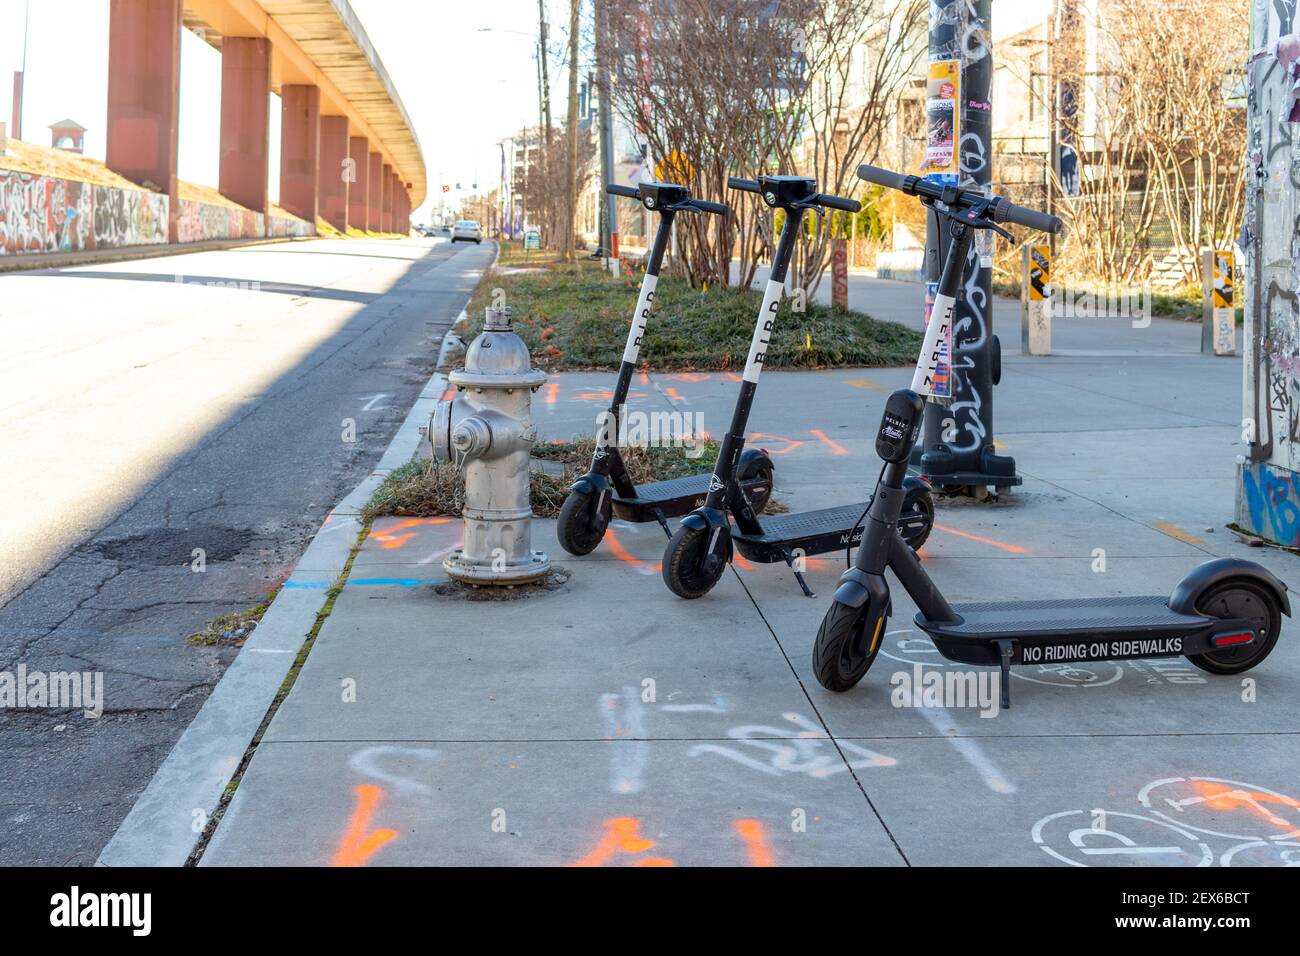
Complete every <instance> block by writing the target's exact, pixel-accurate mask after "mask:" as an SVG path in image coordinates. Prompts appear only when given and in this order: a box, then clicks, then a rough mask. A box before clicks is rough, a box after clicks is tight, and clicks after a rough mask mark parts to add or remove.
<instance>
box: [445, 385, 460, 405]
mask: <svg viewBox="0 0 1300 956" xmlns="http://www.w3.org/2000/svg"><path fill="white" fill-rule="evenodd" d="M458 391H460V389H458V388H457V387H456V386H455V385H448V386H447V390H446V391H445V392H443V393H442V400H443V401H444V402H449V401H451V400H452V399H453V398H455V397H456V393H457V392H458Z"/></svg>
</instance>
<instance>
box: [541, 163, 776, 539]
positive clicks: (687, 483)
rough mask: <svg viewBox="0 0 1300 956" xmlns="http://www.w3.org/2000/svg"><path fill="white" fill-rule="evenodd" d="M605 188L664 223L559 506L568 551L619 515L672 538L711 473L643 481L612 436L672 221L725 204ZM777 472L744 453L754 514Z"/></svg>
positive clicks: (650, 186)
mask: <svg viewBox="0 0 1300 956" xmlns="http://www.w3.org/2000/svg"><path fill="white" fill-rule="evenodd" d="M606 189H607V191H608V192H609V193H610V194H611V195H614V196H625V197H627V198H628V199H638V200H640V201H641V203H642V205H644V206H645V207H646V208H647V209H649V210H651V211H654V212H657V213H659V229H658V231H657V232H656V233H655V241H654V245H653V246H652V247H651V250H650V259H649V261H648V262H646V269H645V276H644V278H642V280H641V294H640V296H639V298H638V299H637V303H636V311H635V312H634V313H633V314H632V325H631V328H629V329H628V332H627V344H626V345H625V346H624V347H623V361H622V362H621V363H620V365H619V368H618V382H617V383H616V384H615V386H614V398H613V401H612V402H611V404H610V407H609V412H608V413H607V414H606V416H605V421H604V424H603V427H602V428H600V429H599V431H598V433H597V435H596V450H595V452H594V453H593V455H592V459H591V470H590V471H588V472H587V474H585V475H583V476H582V477H581V478H579V479H578V480H577V481H575V482H574V483H573V486H572V488H571V489H570V490H569V495H568V497H567V498H565V499H564V505H563V507H561V508H560V517H559V521H558V522H557V525H556V535H557V536H558V537H559V539H560V546H561V547H563V548H564V550H565V551H568V552H569V553H570V554H579V555H581V554H590V553H591V552H592V551H594V550H595V549H596V546H597V545H599V544H600V542H601V540H602V539H603V538H604V537H605V530H606V528H608V527H609V522H610V520H611V518H612V517H614V516H617V517H619V518H622V519H623V520H624V521H634V522H637V523H645V522H650V521H658V522H659V525H660V527H662V528H663V529H664V533H665V534H667V535H668V536H669V537H671V536H672V531H671V530H670V529H669V527H668V519H669V518H678V517H681V516H682V515H684V514H686V513H687V512H688V511H690V510H691V509H692V508H696V507H698V506H699V505H701V504H703V503H704V499H705V496H706V494H707V493H708V490H709V478H710V475H709V473H708V472H703V473H701V474H698V475H687V476H686V477H684V478H671V479H669V480H667V481H655V482H651V483H649V484H644V485H640V486H638V485H636V484H635V483H633V481H632V479H631V477H630V476H629V475H628V473H627V466H626V465H625V464H624V463H623V457H622V455H621V454H620V453H619V450H618V445H617V443H616V442H611V441H610V439H611V438H612V437H613V438H616V437H617V436H618V435H619V434H621V432H620V419H621V416H622V413H623V407H624V405H625V404H626V402H627V393H628V389H629V388H630V386H631V384H632V373H633V372H635V371H636V360H637V355H638V354H639V352H640V350H641V340H642V337H643V336H644V335H645V330H646V322H647V320H648V319H649V318H650V312H651V310H652V309H653V308H654V298H655V286H656V285H657V284H658V282H659V268H660V266H661V265H662V264H663V259H664V252H665V251H666V250H667V248H668V241H669V239H670V238H671V236H672V231H673V219H674V218H675V217H676V216H677V213H679V212H708V213H714V214H715V215H725V214H726V213H727V211H728V210H727V207H726V206H725V205H723V204H722V203H717V202H708V201H706V200H703V199H692V198H691V194H690V193H689V192H688V191H687V190H686V189H685V187H683V186H678V185H676V184H675V183H659V182H648V183H641V184H640V186H639V189H633V188H632V187H630V186H608V187H606ZM774 471H775V468H774V466H773V464H772V459H771V458H769V457H768V455H767V454H766V453H765V452H763V451H761V450H759V449H750V450H748V451H746V452H745V454H744V455H743V456H742V457H741V460H740V468H739V474H740V486H741V487H742V488H743V489H744V492H745V495H746V496H747V498H748V500H749V502H750V503H751V505H752V507H753V509H754V511H756V512H761V511H762V510H763V509H764V508H765V507H767V500H768V498H769V497H771V494H772V483H773V473H774Z"/></svg>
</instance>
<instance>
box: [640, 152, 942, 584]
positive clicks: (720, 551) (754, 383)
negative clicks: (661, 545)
mask: <svg viewBox="0 0 1300 956" xmlns="http://www.w3.org/2000/svg"><path fill="white" fill-rule="evenodd" d="M728 185H730V186H731V188H732V189H738V190H742V191H745V192H752V193H758V194H759V195H761V196H762V197H763V201H764V202H766V203H767V205H768V206H770V207H771V208H773V209H780V210H782V211H783V212H784V213H785V225H784V226H783V227H782V229H781V238H780V240H779V241H778V242H777V247H776V253H775V255H774V257H773V259H772V271H771V274H770V275H769V277H768V282H767V289H766V291H765V292H764V294H763V303H762V305H761V306H760V308H759V310H758V320H757V321H756V323H755V325H754V335H753V339H752V340H751V341H750V345H749V360H748V361H747V362H746V364H745V374H744V376H743V377H742V378H741V383H740V395H739V397H738V399H737V401H736V410H735V412H734V415H733V417H732V420H731V428H730V429H729V430H728V431H727V434H726V436H725V437H724V438H723V440H722V447H721V449H720V451H719V452H718V461H717V465H716V466H715V468H714V472H713V480H712V482H711V484H710V486H709V494H708V496H707V497H706V498H705V500H704V503H703V505H701V506H700V507H698V508H696V509H695V510H694V511H692V512H691V513H690V514H689V515H687V516H686V517H685V518H683V519H682V522H681V524H680V525H679V526H678V528H677V531H676V532H675V533H674V534H673V536H672V538H671V540H670V541H669V542H668V548H667V550H666V551H664V560H663V578H664V583H665V584H667V585H668V588H669V590H671V591H672V592H673V593H674V594H676V595H678V596H679V597H684V598H698V597H702V596H703V595H705V594H707V593H708V592H709V590H710V589H712V587H713V586H714V585H715V584H717V583H718V579H719V578H721V577H722V573H723V571H724V570H725V569H726V566H727V563H728V562H729V561H730V560H731V558H732V554H733V547H734V549H735V550H736V551H739V552H740V553H741V554H742V555H743V556H744V557H746V558H748V559H749V560H751V561H755V562H758V563H760V564H773V563H775V562H778V561H784V562H785V563H786V564H787V565H789V566H790V568H791V569H792V570H793V571H794V575H795V579H796V580H797V581H798V582H799V587H800V588H802V590H803V593H804V594H805V595H806V596H808V597H815V596H816V595H814V594H813V592H812V590H811V589H810V588H809V587H808V583H807V581H805V580H804V577H803V574H802V572H801V570H800V568H799V567H798V559H799V558H802V557H804V556H808V555H814V554H824V553H826V552H828V551H835V550H838V549H840V548H844V549H846V550H847V549H848V548H851V547H852V546H853V545H854V544H856V543H857V542H858V540H859V539H860V538H861V537H862V528H863V524H862V522H863V519H864V517H865V515H866V511H867V505H868V504H869V502H858V503H856V504H848V505H841V506H839V507H836V508H822V509H819V510H817V511H805V512H800V513H794V514H785V515H774V516H769V517H768V518H767V519H766V520H765V521H763V522H760V521H759V519H758V517H757V515H755V514H754V513H753V512H752V511H747V510H746V509H744V508H743V507H741V508H736V507H734V502H733V496H732V492H731V489H732V488H733V487H734V485H735V476H736V474H737V471H738V469H739V466H740V462H741V460H742V458H741V456H742V449H743V448H744V444H745V428H746V425H747V423H748V420H749V410H750V406H751V405H752V404H753V401H754V393H755V391H756V390H757V388H758V378H759V374H760V373H761V372H762V371H763V362H764V360H765V358H766V355H767V347H768V342H769V341H770V340H771V337H772V330H773V328H774V326H775V323H776V315H777V310H778V309H779V308H780V305H781V294H782V292H783V291H784V288H785V277H786V273H787V272H788V270H789V267H790V257H791V255H792V254H793V253H794V247H795V243H796V242H797V241H798V237H799V235H800V232H801V229H802V223H803V217H804V214H805V213H806V212H808V211H810V210H811V211H812V212H814V213H815V214H817V215H819V216H820V215H823V214H824V211H825V210H826V209H840V210H843V211H845V212H851V213H856V212H858V211H859V209H860V208H861V206H860V204H859V203H858V201H857V200H856V199H846V198H844V197H842V196H829V195H826V194H824V193H818V192H817V182H816V180H813V179H809V178H807V177H803V176H760V177H759V178H758V179H757V180H752V179H737V178H734V177H733V178H731V179H730V180H728ZM905 497H906V499H907V500H906V502H904V503H903V507H902V509H901V511H900V518H899V528H900V531H901V533H902V535H903V538H904V539H905V540H906V541H907V543H908V545H909V546H910V547H911V548H914V549H919V548H920V547H921V545H922V544H923V543H924V542H925V539H926V538H927V537H928V536H929V534H930V529H931V527H932V526H933V524H934V500H933V498H932V496H931V492H930V486H929V484H928V483H927V482H926V481H925V480H924V479H923V478H919V477H916V476H909V477H908V478H907V480H906V490H905ZM724 506H726V508H725V510H724ZM727 510H730V511H731V514H732V515H733V516H734V517H735V519H736V529H735V530H734V531H733V530H732V528H731V525H730V523H729V522H728V520H727Z"/></svg>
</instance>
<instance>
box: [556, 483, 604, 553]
mask: <svg viewBox="0 0 1300 956" xmlns="http://www.w3.org/2000/svg"><path fill="white" fill-rule="evenodd" d="M612 514H613V506H612V505H611V503H610V501H609V499H608V498H606V500H605V504H604V506H603V507H602V508H601V513H600V514H599V515H597V514H596V509H595V508H593V507H592V503H591V492H589V491H570V492H569V496H568V497H567V498H565V499H564V504H563V506H561V508H560V518H559V520H558V521H557V522H556V525H555V535H556V537H557V538H559V539H560V547H562V548H563V549H564V550H565V551H567V552H569V554H576V555H579V556H581V555H584V554H591V552H593V551H595V550H596V547H597V545H599V544H600V542H601V541H602V540H604V538H605V529H606V528H607V527H609V519H610V517H611V516H612Z"/></svg>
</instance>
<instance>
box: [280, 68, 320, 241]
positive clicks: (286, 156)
mask: <svg viewBox="0 0 1300 956" xmlns="http://www.w3.org/2000/svg"><path fill="white" fill-rule="evenodd" d="M280 104H281V118H280V205H281V206H283V207H284V208H285V209H286V210H287V211H288V212H290V213H292V214H293V215H295V216H297V217H298V218H299V219H306V220H307V221H308V222H310V223H312V224H313V225H315V223H316V215H317V213H319V212H320V90H319V89H318V88H317V87H315V86H305V85H304V86H298V85H290V84H285V85H284V86H282V87H280Z"/></svg>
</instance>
